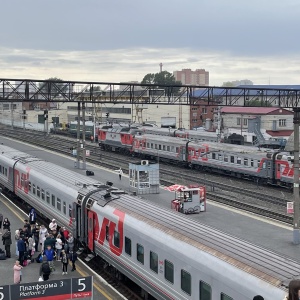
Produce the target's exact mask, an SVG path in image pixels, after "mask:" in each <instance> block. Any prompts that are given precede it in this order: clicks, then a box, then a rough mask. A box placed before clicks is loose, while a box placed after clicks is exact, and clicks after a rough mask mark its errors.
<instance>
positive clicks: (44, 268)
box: [40, 256, 51, 281]
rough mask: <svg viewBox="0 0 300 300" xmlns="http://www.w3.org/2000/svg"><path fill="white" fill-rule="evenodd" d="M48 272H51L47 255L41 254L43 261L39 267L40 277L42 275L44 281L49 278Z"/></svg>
mask: <svg viewBox="0 0 300 300" xmlns="http://www.w3.org/2000/svg"><path fill="white" fill-rule="evenodd" d="M50 274H51V269H50V266H49V263H48V260H47V257H46V256H43V262H42V264H41V267H40V277H42V278H43V280H44V281H47V280H48V279H49V276H50Z"/></svg>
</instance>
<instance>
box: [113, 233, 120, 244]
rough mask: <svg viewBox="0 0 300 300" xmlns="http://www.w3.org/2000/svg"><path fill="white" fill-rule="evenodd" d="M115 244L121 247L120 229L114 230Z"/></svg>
mask: <svg viewBox="0 0 300 300" xmlns="http://www.w3.org/2000/svg"><path fill="white" fill-rule="evenodd" d="M114 245H115V246H116V247H118V248H120V233H119V232H118V231H115V232H114Z"/></svg>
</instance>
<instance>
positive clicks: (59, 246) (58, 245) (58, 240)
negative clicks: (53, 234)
mask: <svg viewBox="0 0 300 300" xmlns="http://www.w3.org/2000/svg"><path fill="white" fill-rule="evenodd" d="M62 247H63V242H62V240H61V235H60V234H59V235H58V236H57V238H56V243H55V249H56V260H60V254H61V250H62Z"/></svg>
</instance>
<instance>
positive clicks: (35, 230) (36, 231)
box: [31, 223, 40, 252]
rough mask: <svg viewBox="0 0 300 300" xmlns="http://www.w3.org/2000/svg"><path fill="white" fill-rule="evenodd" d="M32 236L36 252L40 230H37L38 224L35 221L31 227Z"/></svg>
mask: <svg viewBox="0 0 300 300" xmlns="http://www.w3.org/2000/svg"><path fill="white" fill-rule="evenodd" d="M31 232H32V236H33V238H34V243H35V246H34V248H35V252H38V248H39V234H40V231H39V226H38V223H36V224H35V225H34V227H33V229H32V231H31Z"/></svg>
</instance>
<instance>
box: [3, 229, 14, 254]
mask: <svg viewBox="0 0 300 300" xmlns="http://www.w3.org/2000/svg"><path fill="white" fill-rule="evenodd" d="M2 240H3V245H4V246H5V252H6V257H7V258H10V257H11V254H10V245H11V244H12V242H11V232H10V229H4V231H3V235H2Z"/></svg>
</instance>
